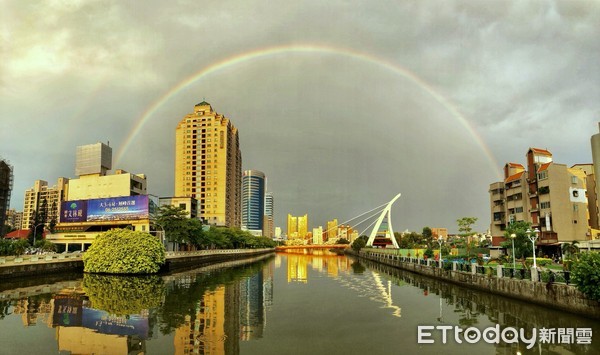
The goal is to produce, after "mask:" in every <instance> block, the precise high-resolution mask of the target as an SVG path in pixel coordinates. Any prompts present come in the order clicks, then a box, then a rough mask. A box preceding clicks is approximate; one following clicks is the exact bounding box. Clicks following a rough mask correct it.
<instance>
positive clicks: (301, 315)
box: [0, 250, 600, 354]
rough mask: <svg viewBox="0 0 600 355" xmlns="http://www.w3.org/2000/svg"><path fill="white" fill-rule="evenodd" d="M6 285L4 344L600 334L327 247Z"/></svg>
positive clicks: (1, 321)
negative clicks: (430, 331) (456, 329)
mask: <svg viewBox="0 0 600 355" xmlns="http://www.w3.org/2000/svg"><path fill="white" fill-rule="evenodd" d="M0 290H2V291H0V333H2V334H3V348H2V349H0V353H2V351H4V350H7V349H8V350H9V352H8V353H14V351H13V350H16V349H19V352H23V353H43V352H44V351H40V349H57V350H58V351H60V352H64V353H109V354H121V353H125V354H142V353H148V354H171V353H175V354H193V353H197V354H237V353H244V354H246V353H249V354H281V353H299V354H332V353H356V354H361V353H369V354H389V353H395V352H397V351H396V350H398V351H399V349H401V350H402V352H404V353H415V354H416V353H423V352H424V353H439V352H444V353H464V352H465V351H470V352H476V353H480V354H515V353H516V352H517V351H520V352H521V353H523V354H526V353H532V354H533V353H535V354H545V353H556V354H563V353H573V354H598V353H600V347H599V344H600V342H598V341H597V340H595V339H594V340H593V341H592V344H590V345H586V346H583V345H576V344H538V345H536V347H535V348H534V349H531V350H526V349H524V346H523V345H522V344H521V345H519V344H492V345H490V344H485V343H477V344H468V345H465V344H462V345H459V344H456V343H449V344H445V345H444V344H441V342H440V341H439V340H440V339H439V338H438V339H437V340H438V343H436V344H431V345H419V344H416V328H417V326H418V325H453V326H454V325H457V326H461V327H469V326H476V327H480V328H483V327H488V326H491V325H495V324H499V325H500V326H501V327H502V328H505V327H516V328H524V329H525V330H526V331H531V329H532V328H534V327H535V328H538V329H539V328H541V327H546V328H558V327H561V328H578V327H579V328H583V327H587V328H592V329H593V330H594V331H595V332H594V333H596V334H598V332H600V326H599V322H597V321H594V320H589V319H585V318H582V317H578V316H574V315H570V314H567V313H562V312H556V311H553V310H549V309H546V308H542V307H536V306H531V305H528V304H526V303H523V302H518V301H514V300H511V299H506V298H502V297H496V296H494V295H491V294H487V293H483V292H478V291H473V290H470V289H466V288H461V287H458V286H455V285H452V284H447V283H444V282H441V281H439V280H434V279H428V278H426V277H423V276H419V275H415V274H411V273H409V272H405V271H402V270H397V269H393V268H390V267H387V266H382V265H380V264H376V263H372V262H358V261H357V260H353V259H350V258H347V257H346V256H343V255H342V256H340V255H336V254H335V253H330V252H328V251H327V250H294V251H288V252H282V253H277V255H276V256H275V257H271V258H266V259H264V260H262V261H257V262H256V263H254V264H251V265H238V266H236V264H235V263H227V264H222V265H212V266H208V267H203V268H199V269H195V270H190V271H184V272H178V273H173V274H169V275H165V276H160V277H159V276H151V277H133V278H132V277H126V278H124V277H115V276H97V275H85V276H84V277H83V278H81V277H80V276H79V277H77V278H73V276H72V275H69V276H68V277H67V279H66V280H64V281H60V280H57V281H56V282H53V283H51V284H44V283H43V282H39V281H38V284H35V282H33V281H31V280H29V281H24V282H21V283H20V282H18V281H15V282H12V283H10V284H2V285H0ZM15 324H22V325H24V326H25V327H21V326H18V327H15ZM4 335H6V336H4ZM31 339H34V341H31ZM332 339H333V340H332ZM290 349H291V350H290ZM54 352H55V351H54Z"/></svg>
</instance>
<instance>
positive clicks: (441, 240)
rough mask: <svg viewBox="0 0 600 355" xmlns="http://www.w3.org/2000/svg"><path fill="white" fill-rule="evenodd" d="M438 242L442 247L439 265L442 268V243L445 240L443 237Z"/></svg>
mask: <svg viewBox="0 0 600 355" xmlns="http://www.w3.org/2000/svg"><path fill="white" fill-rule="evenodd" d="M437 242H438V244H439V245H440V255H439V259H440V260H439V265H440V267H442V243H444V238H442V236H441V235H440V236H438V239H437Z"/></svg>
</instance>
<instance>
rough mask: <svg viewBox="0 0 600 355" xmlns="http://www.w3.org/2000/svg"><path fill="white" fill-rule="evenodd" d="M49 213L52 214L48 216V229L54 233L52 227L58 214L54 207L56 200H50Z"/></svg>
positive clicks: (54, 225)
mask: <svg viewBox="0 0 600 355" xmlns="http://www.w3.org/2000/svg"><path fill="white" fill-rule="evenodd" d="M50 215H51V216H52V218H50V224H49V225H48V228H49V229H50V233H54V228H55V227H56V222H57V221H56V216H58V212H57V209H56V201H52V207H51V208H50Z"/></svg>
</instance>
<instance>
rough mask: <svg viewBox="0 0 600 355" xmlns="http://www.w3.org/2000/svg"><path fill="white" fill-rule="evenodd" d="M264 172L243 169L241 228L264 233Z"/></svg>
mask: <svg viewBox="0 0 600 355" xmlns="http://www.w3.org/2000/svg"><path fill="white" fill-rule="evenodd" d="M264 217H265V174H264V173H262V172H261V171H258V170H245V171H244V174H243V176H242V228H244V229H247V230H250V231H255V232H258V231H260V233H262V235H264V223H263V222H264Z"/></svg>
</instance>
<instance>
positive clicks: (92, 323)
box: [83, 307, 148, 339]
mask: <svg viewBox="0 0 600 355" xmlns="http://www.w3.org/2000/svg"><path fill="white" fill-rule="evenodd" d="M83 326H84V327H85V328H89V329H94V330H97V331H98V333H102V334H114V335H138V336H139V337H140V338H141V339H146V338H147V337H148V318H146V317H142V316H139V315H129V316H126V317H125V316H115V315H111V314H109V313H107V312H105V311H101V310H99V309H94V308H87V307H84V308H83Z"/></svg>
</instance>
